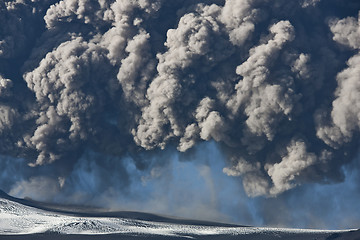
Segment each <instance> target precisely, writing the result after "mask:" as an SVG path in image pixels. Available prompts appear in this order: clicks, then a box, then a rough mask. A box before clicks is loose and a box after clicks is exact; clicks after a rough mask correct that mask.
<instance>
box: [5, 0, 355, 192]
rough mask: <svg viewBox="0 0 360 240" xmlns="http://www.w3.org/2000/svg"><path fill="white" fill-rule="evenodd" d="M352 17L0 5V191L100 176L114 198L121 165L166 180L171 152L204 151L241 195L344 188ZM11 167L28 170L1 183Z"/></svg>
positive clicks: (302, 8)
mask: <svg viewBox="0 0 360 240" xmlns="http://www.w3.org/2000/svg"><path fill="white" fill-rule="evenodd" d="M359 10H360V3H359V2H358V1H356V0H350V1H340V0H328V1H321V0H299V1H286V0H275V1H267V0H202V1H192V0H186V1H178V0H174V1H162V0H142V1H134V0H47V1H36V0H35V1H34V0H32V1H30V0H16V1H10V0H5V1H1V2H0V19H1V21H0V22H1V26H0V136H1V137H0V154H2V155H3V156H4V157H3V159H4V160H1V161H2V162H3V163H1V165H3V168H2V169H3V170H1V171H2V174H3V175H2V178H1V179H2V181H4V182H3V184H2V186H3V187H4V186H5V185H6V186H7V188H8V190H9V191H10V189H12V191H13V192H17V191H20V190H21V189H26V188H31V186H38V187H39V188H51V189H53V191H54V192H53V193H49V195H50V199H52V198H53V197H54V196H56V193H57V192H58V191H62V190H61V189H65V190H66V189H67V190H66V191H68V189H69V188H70V186H69V185H71V181H75V182H76V181H77V180H74V178H75V179H76V176H77V174H76V172H77V171H81V169H91V168H95V169H97V170H98V171H99V172H98V173H97V174H98V177H99V178H106V179H107V180H106V182H112V181H114V179H120V180H121V181H120V182H121V183H120V184H119V185H120V186H124V187H125V186H127V185H129V184H130V182H131V181H134V177H133V176H131V174H130V173H129V171H128V169H127V168H128V164H129V161H130V162H131V164H134V166H135V168H136V171H150V172H151V175H159V174H160V175H161V174H166V173H164V172H165V171H164V170H161V169H167V166H168V165H169V162H167V160H166V157H164V156H165V155H166V154H167V153H166V152H173V151H175V149H177V150H176V151H178V152H179V153H180V155H181V157H180V158H181V159H183V158H192V157H191V155H192V154H193V152H194V151H195V150H194V149H196V147H197V146H199V144H201V143H202V142H211V143H213V142H215V143H216V145H217V146H218V147H219V148H220V152H221V153H222V154H223V155H224V156H225V161H226V165H225V166H224V167H223V171H222V172H223V173H224V174H227V175H229V176H240V178H239V181H240V180H241V181H242V183H243V187H244V190H245V192H246V194H247V195H248V196H252V197H256V196H272V197H275V196H278V195H280V194H282V193H284V192H286V191H288V190H291V189H293V188H295V187H296V186H300V185H303V184H308V183H322V184H323V183H336V182H341V181H343V180H344V178H345V174H344V168H343V166H345V165H346V164H349V163H351V162H352V161H353V160H354V159H355V158H356V154H357V151H358V147H359V132H360V52H359V51H360V20H359V19H360V15H359V14H358V11H359ZM188 153H189V154H188ZM17 159H25V161H26V162H27V163H28V164H29V166H31V167H29V168H24V169H19V170H16V171H15V170H12V169H13V168H14V166H17V164H18V160H17ZM94 159H95V160H94ZM219 161H220V160H219ZM210 167H211V165H210ZM110 170H111V173H113V174H114V175H113V176H112V177H110V176H106V175H107V174H106V173H108V172H110ZM114 172H116V173H114ZM11 173H14V174H15V175H16V174H19V175H21V177H19V178H18V179H16V181H17V183H16V184H15V185H14V186H13V187H11V186H12V185H11V183H14V182H15V180H12V179H13V177H11V176H10V175H11ZM95 175H96V174H95ZM19 179H20V180H19ZM46 179H48V180H46ZM71 179H72V180H71ZM79 181H80V180H79V179H78V181H77V182H79ZM89 181H90V180H89ZM93 181H95V182H96V180H93ZM139 181H140V180H139ZM143 181H144V179H143ZM5 182H6V184H5ZM9 184H10V185H9ZM39 184H40V185H41V186H42V185H46V186H47V187H46V186H43V187H41V186H39ZM67 185H68V186H67ZM79 186H81V184H79ZM98 188H101V189H105V188H106V189H109V186H101V187H100V186H98ZM19 189H20V190H19ZM65 190H64V191H65ZM97 191H98V189H97V188H95V189H94V192H97Z"/></svg>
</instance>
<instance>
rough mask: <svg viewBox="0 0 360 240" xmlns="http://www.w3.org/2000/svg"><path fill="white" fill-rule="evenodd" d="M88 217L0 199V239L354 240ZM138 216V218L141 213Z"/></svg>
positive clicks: (318, 233) (332, 234)
mask: <svg viewBox="0 0 360 240" xmlns="http://www.w3.org/2000/svg"><path fill="white" fill-rule="evenodd" d="M85 215H86V214H85ZM90 215H91V214H89V216H84V214H76V213H74V214H70V213H61V212H60V211H56V210H55V211H48V210H43V209H40V208H37V207H32V206H27V205H24V204H22V203H21V201H20V202H17V201H16V200H14V199H11V198H1V197H0V239H30V238H29V237H30V236H34V234H35V235H36V234H48V235H49V234H50V235H54V236H55V235H56V236H57V237H58V238H59V237H60V236H62V235H63V234H66V235H68V236H70V235H77V236H78V238H77V239H87V238H91V236H92V235H102V236H103V237H104V238H102V239H107V237H106V236H109V235H116V236H119V237H118V238H117V239H120V238H121V239H123V238H124V237H125V236H129V238H132V239H134V238H135V239H137V238H139V239H140V238H142V239H144V238H145V239H146V238H151V239H154V238H156V237H159V239H164V237H166V239H238V238H241V239H357V238H356V236H353V238H348V237H346V234H348V235H349V234H350V233H352V232H350V231H349V230H347V231H328V230H305V229H285V228H259V227H243V226H231V225H228V226H227V225H224V224H206V223H205V222H204V223H203V224H201V222H197V223H196V224H190V223H189V221H186V220H184V221H182V220H176V221H173V222H171V221H169V222H166V221H160V222H159V221H156V220H151V219H149V220H139V219H141V217H140V218H139V217H137V218H124V217H115V216H112V215H111V214H109V217H106V216H102V217H96V216H90ZM138 215H139V216H141V213H138ZM154 216H155V215H154ZM143 219H144V218H143ZM353 234H356V235H357V237H359V234H358V232H356V231H354V232H353ZM24 235H25V236H24ZM48 235H47V236H48ZM130 236H131V237H130ZM60 238H61V237H60ZM91 239H92V238H91ZM125 239H126V238H125Z"/></svg>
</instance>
